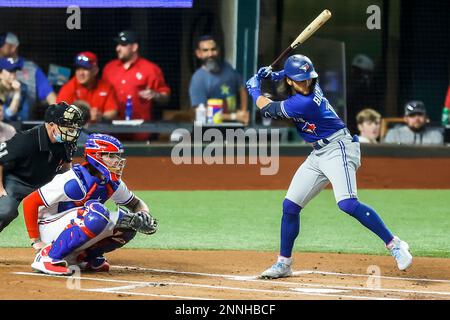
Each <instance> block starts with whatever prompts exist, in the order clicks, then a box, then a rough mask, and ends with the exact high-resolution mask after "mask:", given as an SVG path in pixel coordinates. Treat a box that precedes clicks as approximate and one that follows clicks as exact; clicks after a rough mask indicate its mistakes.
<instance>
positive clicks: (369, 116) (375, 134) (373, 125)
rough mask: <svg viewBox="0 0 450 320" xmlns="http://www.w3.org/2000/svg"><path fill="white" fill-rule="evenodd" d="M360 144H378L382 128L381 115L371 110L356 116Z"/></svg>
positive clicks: (365, 110) (368, 109)
mask: <svg viewBox="0 0 450 320" xmlns="http://www.w3.org/2000/svg"><path fill="white" fill-rule="evenodd" d="M356 123H357V125H358V131H359V136H358V137H359V142H360V143H378V138H379V137H380V128H381V115H380V114H379V113H378V112H377V111H375V110H373V109H370V108H366V109H363V110H361V111H360V112H359V113H358V114H357V115H356Z"/></svg>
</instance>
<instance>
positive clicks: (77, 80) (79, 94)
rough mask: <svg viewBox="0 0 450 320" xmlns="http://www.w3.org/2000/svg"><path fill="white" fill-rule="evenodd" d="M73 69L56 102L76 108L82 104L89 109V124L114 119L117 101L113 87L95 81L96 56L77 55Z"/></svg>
mask: <svg viewBox="0 0 450 320" xmlns="http://www.w3.org/2000/svg"><path fill="white" fill-rule="evenodd" d="M75 68H76V70H75V76H74V77H73V78H72V79H70V80H69V81H68V82H67V83H66V84H65V85H64V86H63V87H62V88H61V90H60V91H59V94H58V98H57V99H56V100H57V102H58V103H59V102H61V101H65V102H67V103H69V104H75V105H77V106H78V104H79V103H84V104H85V105H86V106H87V107H88V108H89V112H90V121H91V122H99V121H101V120H102V119H103V118H104V119H107V120H112V119H114V118H115V117H116V116H117V109H118V106H117V100H116V97H115V93H114V89H113V87H112V86H111V85H110V84H109V83H108V82H106V81H105V80H103V79H97V75H98V71H99V68H98V60H97V56H96V55H95V54H94V53H92V52H89V51H86V52H81V53H79V54H78V55H77V56H76V57H75ZM75 101H77V103H75Z"/></svg>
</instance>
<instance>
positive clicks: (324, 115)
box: [281, 83, 345, 142]
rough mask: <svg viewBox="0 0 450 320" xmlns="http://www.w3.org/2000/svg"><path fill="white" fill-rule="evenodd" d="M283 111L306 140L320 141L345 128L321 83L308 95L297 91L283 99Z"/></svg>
mask: <svg viewBox="0 0 450 320" xmlns="http://www.w3.org/2000/svg"><path fill="white" fill-rule="evenodd" d="M281 111H282V112H283V115H284V116H285V117H286V118H289V119H292V121H294V123H295V126H296V127H297V132H298V134H299V135H300V136H301V137H302V138H303V139H304V140H305V141H306V142H315V141H318V140H320V139H323V138H326V137H329V136H330V135H332V134H333V133H335V132H336V131H339V130H341V129H343V128H345V124H344V122H343V121H342V120H341V118H339V116H338V115H337V114H336V112H335V111H334V109H333V107H332V106H331V105H330V103H329V102H328V99H327V98H325V97H324V95H323V92H322V89H321V88H320V86H319V83H316V85H315V87H314V90H313V92H311V93H310V94H309V95H307V96H304V95H302V94H299V93H297V94H295V95H293V96H291V97H289V98H288V99H286V100H284V101H282V102H281Z"/></svg>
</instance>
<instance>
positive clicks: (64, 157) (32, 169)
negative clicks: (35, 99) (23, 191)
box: [0, 124, 71, 189]
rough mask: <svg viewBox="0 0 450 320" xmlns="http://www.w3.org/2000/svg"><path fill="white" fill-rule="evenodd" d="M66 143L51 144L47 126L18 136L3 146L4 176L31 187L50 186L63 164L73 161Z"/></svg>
mask: <svg viewBox="0 0 450 320" xmlns="http://www.w3.org/2000/svg"><path fill="white" fill-rule="evenodd" d="M64 145H65V144H64V143H51V141H50V139H49V137H48V134H47V130H46V128H45V124H42V125H39V126H36V127H34V128H32V129H29V130H26V131H22V132H18V133H17V134H16V135H15V136H13V137H12V138H11V139H10V140H8V141H6V142H4V143H1V144H0V165H2V166H3V176H6V175H10V174H11V175H14V176H16V177H18V178H19V179H20V180H22V181H23V182H25V183H27V184H28V185H30V186H33V187H35V188H36V189H37V188H40V187H42V186H43V185H45V184H46V183H47V182H50V181H51V180H52V179H53V178H54V177H55V175H56V174H57V172H58V171H59V169H60V168H61V166H62V165H63V163H64V162H66V163H69V162H70V161H71V159H70V155H68V154H67V152H66V147H65V146H64Z"/></svg>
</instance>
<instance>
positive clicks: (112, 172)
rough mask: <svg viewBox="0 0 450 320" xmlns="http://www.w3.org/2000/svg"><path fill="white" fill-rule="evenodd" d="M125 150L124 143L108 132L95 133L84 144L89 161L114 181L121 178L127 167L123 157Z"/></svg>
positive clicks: (108, 178) (85, 154)
mask: <svg viewBox="0 0 450 320" xmlns="http://www.w3.org/2000/svg"><path fill="white" fill-rule="evenodd" d="M123 152H124V150H123V145H122V143H121V142H120V141H119V140H118V139H116V138H114V137H113V136H110V135H107V134H99V133H93V134H91V135H89V137H88V139H87V141H86V143H85V145H84V156H85V157H86V160H87V162H88V163H89V164H91V165H92V166H93V167H94V168H95V169H97V170H98V171H100V172H101V174H103V175H104V176H105V177H106V179H107V180H112V181H114V182H117V181H119V180H120V177H121V176H122V171H123V168H124V167H125V162H126V160H125V159H124V158H122V157H121V155H122V153H123Z"/></svg>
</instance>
